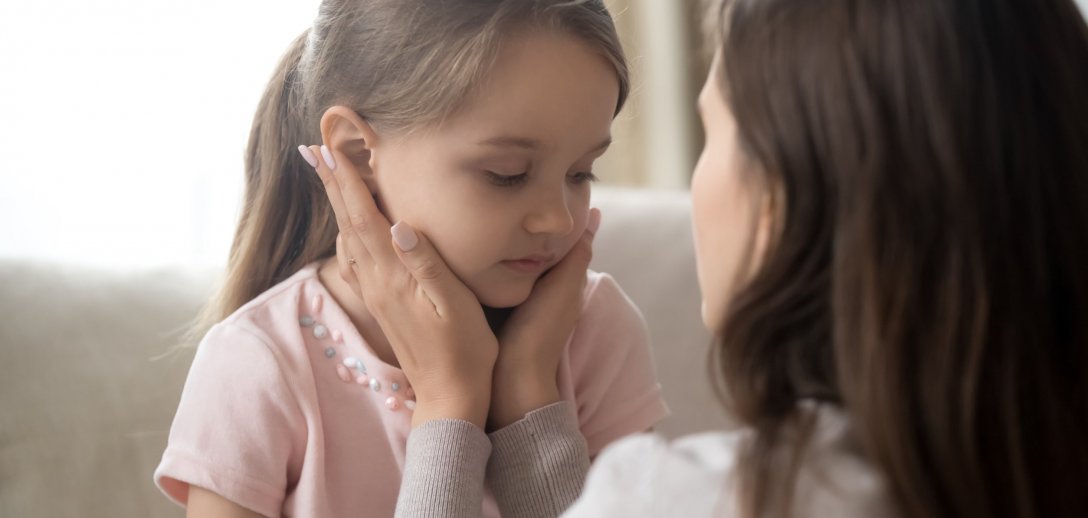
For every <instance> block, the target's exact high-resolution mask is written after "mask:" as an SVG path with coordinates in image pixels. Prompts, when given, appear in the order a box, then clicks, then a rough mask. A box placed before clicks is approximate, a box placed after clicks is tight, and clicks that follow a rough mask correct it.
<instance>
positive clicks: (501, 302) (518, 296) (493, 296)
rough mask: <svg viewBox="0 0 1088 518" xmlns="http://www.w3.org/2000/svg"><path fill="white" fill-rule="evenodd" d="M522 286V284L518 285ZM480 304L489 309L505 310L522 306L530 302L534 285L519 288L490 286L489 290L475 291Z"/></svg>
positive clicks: (510, 285) (515, 286)
mask: <svg viewBox="0 0 1088 518" xmlns="http://www.w3.org/2000/svg"><path fill="white" fill-rule="evenodd" d="M516 284H521V283H516ZM472 291H473V292H474V293H475V294H476V298H477V299H479V301H480V304H483V305H484V306H487V307H489V308H495V309H503V308H512V307H515V306H520V305H521V304H522V303H524V302H525V301H526V300H529V294H530V293H532V291H533V285H532V284H528V283H527V284H526V286H524V287H522V286H517V285H515V283H510V284H508V285H505V286H489V287H488V289H473V290H472Z"/></svg>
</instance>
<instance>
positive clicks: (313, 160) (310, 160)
mask: <svg viewBox="0 0 1088 518" xmlns="http://www.w3.org/2000/svg"><path fill="white" fill-rule="evenodd" d="M298 154H300V155H302V159H303V160H305V161H306V163H307V164H310V167H313V168H314V169H317V157H316V156H314V152H313V151H310V148H308V147H306V146H299V147H298Z"/></svg>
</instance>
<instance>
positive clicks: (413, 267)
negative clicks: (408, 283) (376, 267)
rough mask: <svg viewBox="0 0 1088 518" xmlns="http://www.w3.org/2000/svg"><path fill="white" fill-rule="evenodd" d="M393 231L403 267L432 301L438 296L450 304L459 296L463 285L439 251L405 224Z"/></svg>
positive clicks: (392, 229)
mask: <svg viewBox="0 0 1088 518" xmlns="http://www.w3.org/2000/svg"><path fill="white" fill-rule="evenodd" d="M389 230H390V233H391V234H392V235H393V245H394V247H395V248H396V249H397V256H398V257H400V261H401V263H402V264H404V266H405V268H407V269H408V271H409V273H411V274H412V277H414V278H415V279H416V282H418V283H419V285H420V286H422V287H423V289H424V291H426V292H427V293H429V294H430V295H431V297H432V299H434V298H435V297H436V296H438V297H444V298H445V299H446V300H450V298H449V297H451V296H454V295H456V293H457V291H458V290H457V288H458V287H461V286H463V285H462V284H461V281H460V280H458V279H457V277H456V276H455V275H453V272H451V271H450V268H449V266H447V265H446V262H445V261H443V260H442V257H441V256H440V255H439V254H438V250H435V248H434V246H432V245H431V243H430V241H428V240H427V238H426V237H425V236H423V235H421V234H420V233H419V232H416V231H415V230H414V229H413V228H412V227H411V226H409V225H408V224H407V223H405V222H403V221H401V222H398V223H397V224H396V225H393V227H392V228H391V229H389ZM435 302H438V301H437V300H435ZM451 302H452V301H451Z"/></svg>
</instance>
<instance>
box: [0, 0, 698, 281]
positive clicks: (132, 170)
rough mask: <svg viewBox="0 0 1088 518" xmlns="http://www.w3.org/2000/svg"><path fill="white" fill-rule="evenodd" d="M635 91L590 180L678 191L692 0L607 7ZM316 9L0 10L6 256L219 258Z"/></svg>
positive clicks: (196, 261) (0, 244)
mask: <svg viewBox="0 0 1088 518" xmlns="http://www.w3.org/2000/svg"><path fill="white" fill-rule="evenodd" d="M608 3H609V4H610V8H611V10H612V12H613V14H614V16H615V18H616V20H617V24H618V26H619V29H620V31H621V33H622V37H623V39H624V43H625V45H626V49H627V52H628V54H629V57H630V61H631V65H632V68H633V80H634V92H633V96H632V99H631V101H630V102H629V104H628V105H627V108H626V109H625V110H624V112H623V113H622V114H621V115H620V116H619V118H618V120H617V123H616V126H615V128H614V138H615V141H616V143H615V144H614V146H613V148H612V149H611V151H610V152H609V153H608V155H607V156H606V157H605V158H604V159H603V160H602V162H600V164H601V165H600V167H599V169H598V170H597V171H598V174H599V176H601V177H602V179H603V182H604V183H606V184H617V185H625V186H654V187H667V188H677V189H683V188H686V187H687V184H688V176H689V174H690V171H691V167H692V165H693V164H694V159H695V156H696V152H697V149H698V148H697V146H698V145H699V144H700V142H701V138H700V136H699V135H698V132H699V125H698V121H697V119H696V116H695V111H694V97H695V95H696V94H697V92H698V90H699V88H700V87H701V84H702V79H703V76H704V75H705V64H704V63H703V61H704V59H703V58H702V57H700V56H702V54H700V53H692V52H689V49H692V48H698V46H699V45H700V33H699V31H698V30H697V27H698V23H697V20H698V19H699V17H700V16H699V13H698V11H699V8H698V7H697V4H698V3H699V0H683V1H678V0H613V1H610V2H608ZM318 4H319V2H318V0H292V1H287V0H233V1H231V2H218V1H212V0H190V1H176V0H171V1H154V2H148V1H140V0H111V1H96V2H85V1H77V0H57V1H51V2H29V1H6V2H3V3H0V52H2V54H0V70H3V74H4V78H5V80H4V81H2V82H0V142H3V143H4V147H5V148H6V150H7V152H6V153H5V156H4V159H3V161H2V162H0V164H2V165H0V182H2V183H0V185H2V187H0V259H32V260H38V259H41V260H46V261H50V262H62V263H68V264H85V265H90V266H95V267H104V268H110V269H114V268H117V269H129V268H134V267H140V268H142V267H160V266H168V265H188V266H194V265H196V266H205V267H217V266H222V265H225V264H226V258H227V252H228V249H229V246H230V240H231V237H232V233H233V230H234V224H235V221H236V217H237V214H238V211H239V205H240V200H241V193H242V155H243V150H244V147H245V142H246V137H247V134H248V131H249V125H250V120H251V118H252V115H253V111H254V109H255V108H256V105H257V101H258V99H259V97H260V94H261V92H262V90H263V88H264V86H265V84H266V81H267V79H268V77H269V75H270V74H271V73H272V70H273V68H274V66H275V64H276V62H277V60H278V58H279V56H280V54H281V53H282V52H283V51H284V49H286V47H287V44H288V43H289V42H290V41H291V39H292V38H293V37H294V36H296V35H297V34H299V33H300V32H301V31H303V30H304V29H305V28H307V27H308V26H309V23H310V20H311V19H312V18H313V16H314V14H315V13H316V10H317V5H318Z"/></svg>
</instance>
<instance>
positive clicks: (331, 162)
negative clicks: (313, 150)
mask: <svg viewBox="0 0 1088 518" xmlns="http://www.w3.org/2000/svg"><path fill="white" fill-rule="evenodd" d="M321 156H322V157H324V158H325V164H327V165H328V166H329V171H335V170H336V159H334V158H333V157H332V151H329V148H328V147H327V146H325V145H324V144H322V145H321Z"/></svg>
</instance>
